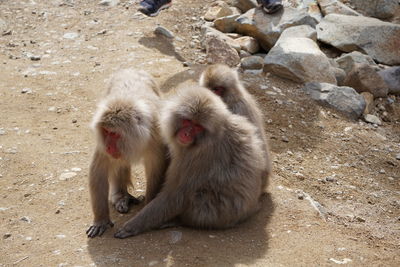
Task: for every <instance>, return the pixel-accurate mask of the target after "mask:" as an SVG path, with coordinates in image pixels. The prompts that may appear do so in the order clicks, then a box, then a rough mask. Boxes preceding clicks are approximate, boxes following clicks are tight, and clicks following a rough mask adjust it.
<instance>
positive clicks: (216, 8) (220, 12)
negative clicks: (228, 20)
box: [204, 1, 233, 21]
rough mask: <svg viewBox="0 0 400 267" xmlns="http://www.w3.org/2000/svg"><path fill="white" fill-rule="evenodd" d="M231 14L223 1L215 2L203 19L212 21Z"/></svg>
mask: <svg viewBox="0 0 400 267" xmlns="http://www.w3.org/2000/svg"><path fill="white" fill-rule="evenodd" d="M232 14H233V12H232V10H231V9H230V7H229V5H228V4H227V3H226V2H224V1H215V2H213V3H212V4H211V7H210V8H209V9H208V10H207V12H206V14H205V15H204V19H205V20H208V21H214V20H215V19H217V18H220V17H225V16H229V15H232Z"/></svg>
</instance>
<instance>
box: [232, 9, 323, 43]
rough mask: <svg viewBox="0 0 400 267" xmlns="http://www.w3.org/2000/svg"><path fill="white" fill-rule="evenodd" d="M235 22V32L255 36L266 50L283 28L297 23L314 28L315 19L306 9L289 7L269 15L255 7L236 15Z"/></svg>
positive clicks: (274, 41)
mask: <svg viewBox="0 0 400 267" xmlns="http://www.w3.org/2000/svg"><path fill="white" fill-rule="evenodd" d="M236 23H237V25H236V32H237V33H240V34H243V35H247V36H252V37H254V38H256V39H257V40H258V42H259V44H260V45H261V47H262V48H263V49H264V50H267V51H268V50H269V49H270V48H271V47H273V46H274V45H275V43H276V41H277V40H278V38H279V36H280V35H281V33H282V32H283V31H284V30H285V29H287V28H290V27H293V26H298V25H309V26H311V27H313V28H315V25H316V24H317V20H316V19H315V18H313V17H311V16H310V15H309V14H308V13H307V12H306V11H304V10H297V9H295V8H291V7H288V8H284V9H283V10H282V11H280V12H279V13H276V14H271V15H268V14H265V12H263V11H262V10H261V9H259V8H255V9H250V10H249V11H247V12H246V13H245V14H243V15H241V16H240V17H238V18H237V19H236Z"/></svg>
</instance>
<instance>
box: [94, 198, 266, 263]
mask: <svg viewBox="0 0 400 267" xmlns="http://www.w3.org/2000/svg"><path fill="white" fill-rule="evenodd" d="M140 208H141V207H135V208H133V210H132V211H131V212H130V213H129V214H126V215H123V216H118V215H117V214H116V212H113V213H112V215H111V216H112V218H113V220H114V221H115V226H114V228H113V229H109V230H108V231H107V232H106V233H105V234H104V235H103V236H102V237H96V238H93V239H88V251H89V254H90V256H91V257H92V259H93V261H94V263H95V264H96V266H104V267H105V266H114V265H118V266H235V265H237V264H245V265H248V264H252V263H254V262H256V261H257V260H258V259H261V258H264V257H265V255H266V254H267V252H268V239H269V235H268V232H267V229H268V223H269V221H270V218H271V216H272V214H273V211H274V204H273V202H272V198H271V194H269V193H266V194H264V195H263V197H262V207H261V210H260V211H259V212H258V213H257V214H256V215H254V216H252V217H250V218H249V219H248V220H247V221H245V222H244V223H242V224H240V225H237V226H236V227H234V228H231V229H227V230H198V229H192V228H187V227H174V228H167V229H163V230H154V231H150V232H146V233H143V234H141V235H138V236H135V237H131V238H127V239H116V238H114V237H113V234H114V232H115V231H116V230H117V229H118V228H119V227H121V226H122V225H123V223H124V222H125V221H127V220H128V219H129V218H131V217H132V216H133V215H134V214H136V213H137V211H138V210H139V209H140ZM116 218H117V219H116Z"/></svg>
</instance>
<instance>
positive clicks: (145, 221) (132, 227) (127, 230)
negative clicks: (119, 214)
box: [114, 190, 183, 238]
mask: <svg viewBox="0 0 400 267" xmlns="http://www.w3.org/2000/svg"><path fill="white" fill-rule="evenodd" d="M177 191H178V190H176V191H175V192H168V191H166V190H164V191H162V192H160V193H159V194H158V195H157V197H156V198H154V199H153V200H152V201H150V203H149V204H147V205H146V206H145V207H144V208H143V209H142V210H141V211H140V212H139V213H138V214H136V216H135V217H133V218H132V219H130V220H129V221H127V222H126V223H125V224H124V226H123V227H122V228H121V229H119V230H118V231H117V232H116V233H115V235H114V237H116V238H126V237H129V236H135V235H138V234H140V233H142V232H145V231H147V230H150V229H154V228H158V227H160V226H162V225H163V223H165V222H167V221H169V220H171V219H173V218H175V217H176V216H178V215H179V214H180V213H181V212H182V209H183V201H182V200H181V199H180V196H179V195H180V194H179V193H178V192H177Z"/></svg>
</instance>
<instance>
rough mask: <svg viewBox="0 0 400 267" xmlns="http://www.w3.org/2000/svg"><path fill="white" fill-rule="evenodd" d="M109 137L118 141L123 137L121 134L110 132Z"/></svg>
mask: <svg viewBox="0 0 400 267" xmlns="http://www.w3.org/2000/svg"><path fill="white" fill-rule="evenodd" d="M108 135H109V136H110V137H111V138H114V139H118V138H120V137H121V135H120V134H119V133H116V132H108Z"/></svg>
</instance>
